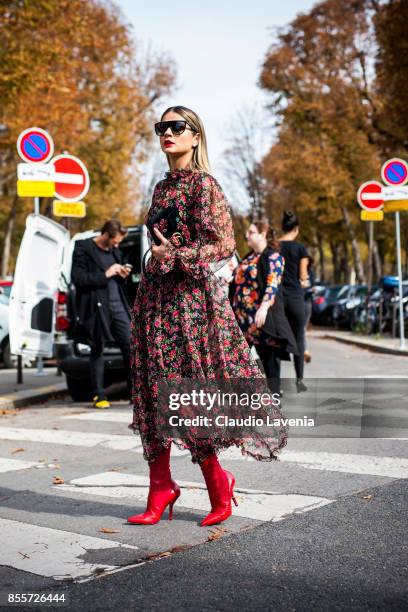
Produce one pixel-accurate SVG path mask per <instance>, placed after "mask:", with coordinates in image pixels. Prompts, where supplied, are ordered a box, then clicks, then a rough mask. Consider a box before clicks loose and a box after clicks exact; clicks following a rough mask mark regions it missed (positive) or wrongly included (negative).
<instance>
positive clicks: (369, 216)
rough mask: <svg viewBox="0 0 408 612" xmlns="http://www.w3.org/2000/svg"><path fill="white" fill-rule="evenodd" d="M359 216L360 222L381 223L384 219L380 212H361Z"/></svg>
mask: <svg viewBox="0 0 408 612" xmlns="http://www.w3.org/2000/svg"><path fill="white" fill-rule="evenodd" d="M360 214H361V220H362V221H382V220H383V219H384V213H383V211H382V210H362V211H361V213H360Z"/></svg>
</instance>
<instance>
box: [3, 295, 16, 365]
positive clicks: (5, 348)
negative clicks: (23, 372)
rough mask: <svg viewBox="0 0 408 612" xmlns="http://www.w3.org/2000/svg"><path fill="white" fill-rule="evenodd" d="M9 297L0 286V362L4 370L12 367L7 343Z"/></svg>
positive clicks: (8, 342)
mask: <svg viewBox="0 0 408 612" xmlns="http://www.w3.org/2000/svg"><path fill="white" fill-rule="evenodd" d="M9 301H10V300H9V297H8V295H7V294H6V293H5V292H4V291H3V286H0V361H2V362H3V364H4V366H5V367H6V368H11V367H13V365H14V364H13V360H12V357H11V353H10V341H9Z"/></svg>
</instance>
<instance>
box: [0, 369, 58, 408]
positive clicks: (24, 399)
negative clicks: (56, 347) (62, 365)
mask: <svg viewBox="0 0 408 612" xmlns="http://www.w3.org/2000/svg"><path fill="white" fill-rule="evenodd" d="M36 372H37V370H36V369H35V368H24V370H23V383H22V384H20V385H19V384H17V370H16V369H10V370H0V411H1V410H5V409H13V408H21V407H23V406H28V405H30V404H33V403H35V402H41V401H45V400H47V399H49V398H50V397H52V396H55V395H63V394H65V393H66V391H67V386H66V383H65V377H64V376H57V368H44V372H45V374H46V375H45V376H36Z"/></svg>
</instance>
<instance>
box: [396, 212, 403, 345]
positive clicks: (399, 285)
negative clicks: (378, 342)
mask: <svg viewBox="0 0 408 612" xmlns="http://www.w3.org/2000/svg"><path fill="white" fill-rule="evenodd" d="M395 234H396V238H397V267H398V294H399V317H400V349H403V348H405V334H404V306H403V302H402V300H403V297H402V265H401V231H400V214H399V211H398V212H396V213H395Z"/></svg>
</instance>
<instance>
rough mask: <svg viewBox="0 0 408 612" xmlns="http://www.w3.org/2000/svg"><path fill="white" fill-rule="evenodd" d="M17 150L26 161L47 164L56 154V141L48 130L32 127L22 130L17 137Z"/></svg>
mask: <svg viewBox="0 0 408 612" xmlns="http://www.w3.org/2000/svg"><path fill="white" fill-rule="evenodd" d="M17 151H18V154H19V156H20V157H21V159H22V160H23V161H25V162H28V163H30V164H37V163H43V164H45V163H46V162H47V161H49V160H50V159H51V157H52V156H53V155H54V142H53V140H52V138H51V136H50V135H49V134H48V132H46V131H45V130H42V129H41V128H37V127H32V128H28V129H27V130H24V132H21V134H20V136H19V137H18V139H17Z"/></svg>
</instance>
